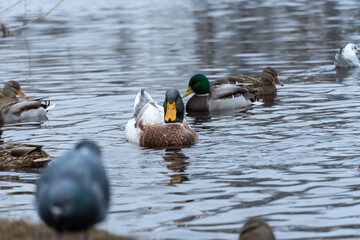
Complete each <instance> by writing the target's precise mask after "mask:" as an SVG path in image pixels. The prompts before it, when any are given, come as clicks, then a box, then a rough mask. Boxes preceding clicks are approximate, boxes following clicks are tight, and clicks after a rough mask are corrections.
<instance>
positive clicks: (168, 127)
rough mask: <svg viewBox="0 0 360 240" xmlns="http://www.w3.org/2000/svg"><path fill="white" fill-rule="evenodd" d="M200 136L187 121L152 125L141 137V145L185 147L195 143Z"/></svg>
mask: <svg viewBox="0 0 360 240" xmlns="http://www.w3.org/2000/svg"><path fill="white" fill-rule="evenodd" d="M184 122H185V121H184ZM198 138H199V137H198V135H197V133H196V132H195V131H194V130H193V129H192V128H190V127H189V126H188V125H187V123H186V122H185V123H184V124H178V123H173V124H165V125H152V126H148V127H147V128H146V129H144V132H143V134H142V136H141V137H140V146H142V147H153V148H156V147H185V146H191V145H193V144H195V143H196V141H197V140H198Z"/></svg>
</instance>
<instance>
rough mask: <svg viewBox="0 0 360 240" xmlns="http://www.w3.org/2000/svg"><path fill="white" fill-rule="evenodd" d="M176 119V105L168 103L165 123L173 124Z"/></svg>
mask: <svg viewBox="0 0 360 240" xmlns="http://www.w3.org/2000/svg"><path fill="white" fill-rule="evenodd" d="M175 119H176V104H175V102H174V103H173V104H170V103H169V102H167V103H166V114H165V122H173V121H175Z"/></svg>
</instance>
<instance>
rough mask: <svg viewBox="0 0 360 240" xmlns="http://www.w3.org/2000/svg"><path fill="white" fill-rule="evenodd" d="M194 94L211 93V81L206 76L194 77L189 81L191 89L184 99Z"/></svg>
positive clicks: (189, 88)
mask: <svg viewBox="0 0 360 240" xmlns="http://www.w3.org/2000/svg"><path fill="white" fill-rule="evenodd" d="M193 92H195V94H207V93H209V92H210V83H209V79H208V78H207V77H206V76H205V75H202V74H196V75H194V76H192V77H191V78H190V81H189V87H188V89H187V91H186V93H184V94H183V95H182V97H183V98H184V97H186V96H188V95H189V94H191V93H193Z"/></svg>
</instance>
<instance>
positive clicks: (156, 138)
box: [125, 89, 198, 148]
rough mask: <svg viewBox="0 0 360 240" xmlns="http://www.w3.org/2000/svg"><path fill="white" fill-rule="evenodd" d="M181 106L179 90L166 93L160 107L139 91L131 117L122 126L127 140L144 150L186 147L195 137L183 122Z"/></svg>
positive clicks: (185, 122)
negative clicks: (148, 148)
mask: <svg viewBox="0 0 360 240" xmlns="http://www.w3.org/2000/svg"><path fill="white" fill-rule="evenodd" d="M184 110H185V109H184V103H183V101H182V99H181V96H180V93H179V91H177V90H175V89H170V90H167V91H166V94H165V101H164V104H163V106H160V105H159V104H157V103H156V102H154V100H153V99H152V98H151V96H150V95H149V94H148V93H147V92H146V91H145V89H141V91H139V92H138V94H137V95H136V98H135V103H134V117H133V118H132V119H130V120H129V121H128V123H127V124H126V126H125V135H126V140H127V141H129V142H133V143H137V144H139V145H140V146H143V147H152V148H157V147H186V146H191V145H193V144H195V143H196V141H197V140H198V134H197V133H196V132H195V131H194V130H193V129H192V128H191V127H190V126H189V125H188V123H187V121H186V120H185V119H184V114H185V113H184Z"/></svg>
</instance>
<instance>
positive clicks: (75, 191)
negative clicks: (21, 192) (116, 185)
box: [36, 140, 110, 239]
mask: <svg viewBox="0 0 360 240" xmlns="http://www.w3.org/2000/svg"><path fill="white" fill-rule="evenodd" d="M109 198H110V190H109V181H108V178H107V176H106V172H105V169H104V166H103V164H102V161H101V153H100V149H99V147H98V146H97V145H96V144H95V143H94V142H92V141H89V140H83V141H81V142H80V143H78V144H77V145H76V146H75V148H74V149H73V150H71V151H69V152H67V153H66V154H64V155H62V156H61V157H59V158H57V159H56V160H54V161H53V162H52V163H50V164H49V165H48V167H46V168H45V169H44V171H43V172H42V174H41V176H40V179H39V180H38V182H37V191H36V204H37V209H38V213H39V215H40V217H41V219H42V220H43V221H44V222H45V223H46V224H47V225H49V226H50V227H52V228H54V229H55V230H56V231H57V233H58V234H57V239H59V238H60V235H61V233H62V232H63V231H81V230H83V231H85V234H84V239H88V236H87V229H88V228H89V227H91V226H92V225H93V224H95V223H97V222H100V221H102V220H103V219H104V218H105V216H106V213H107V210H108V207H109Z"/></svg>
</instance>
